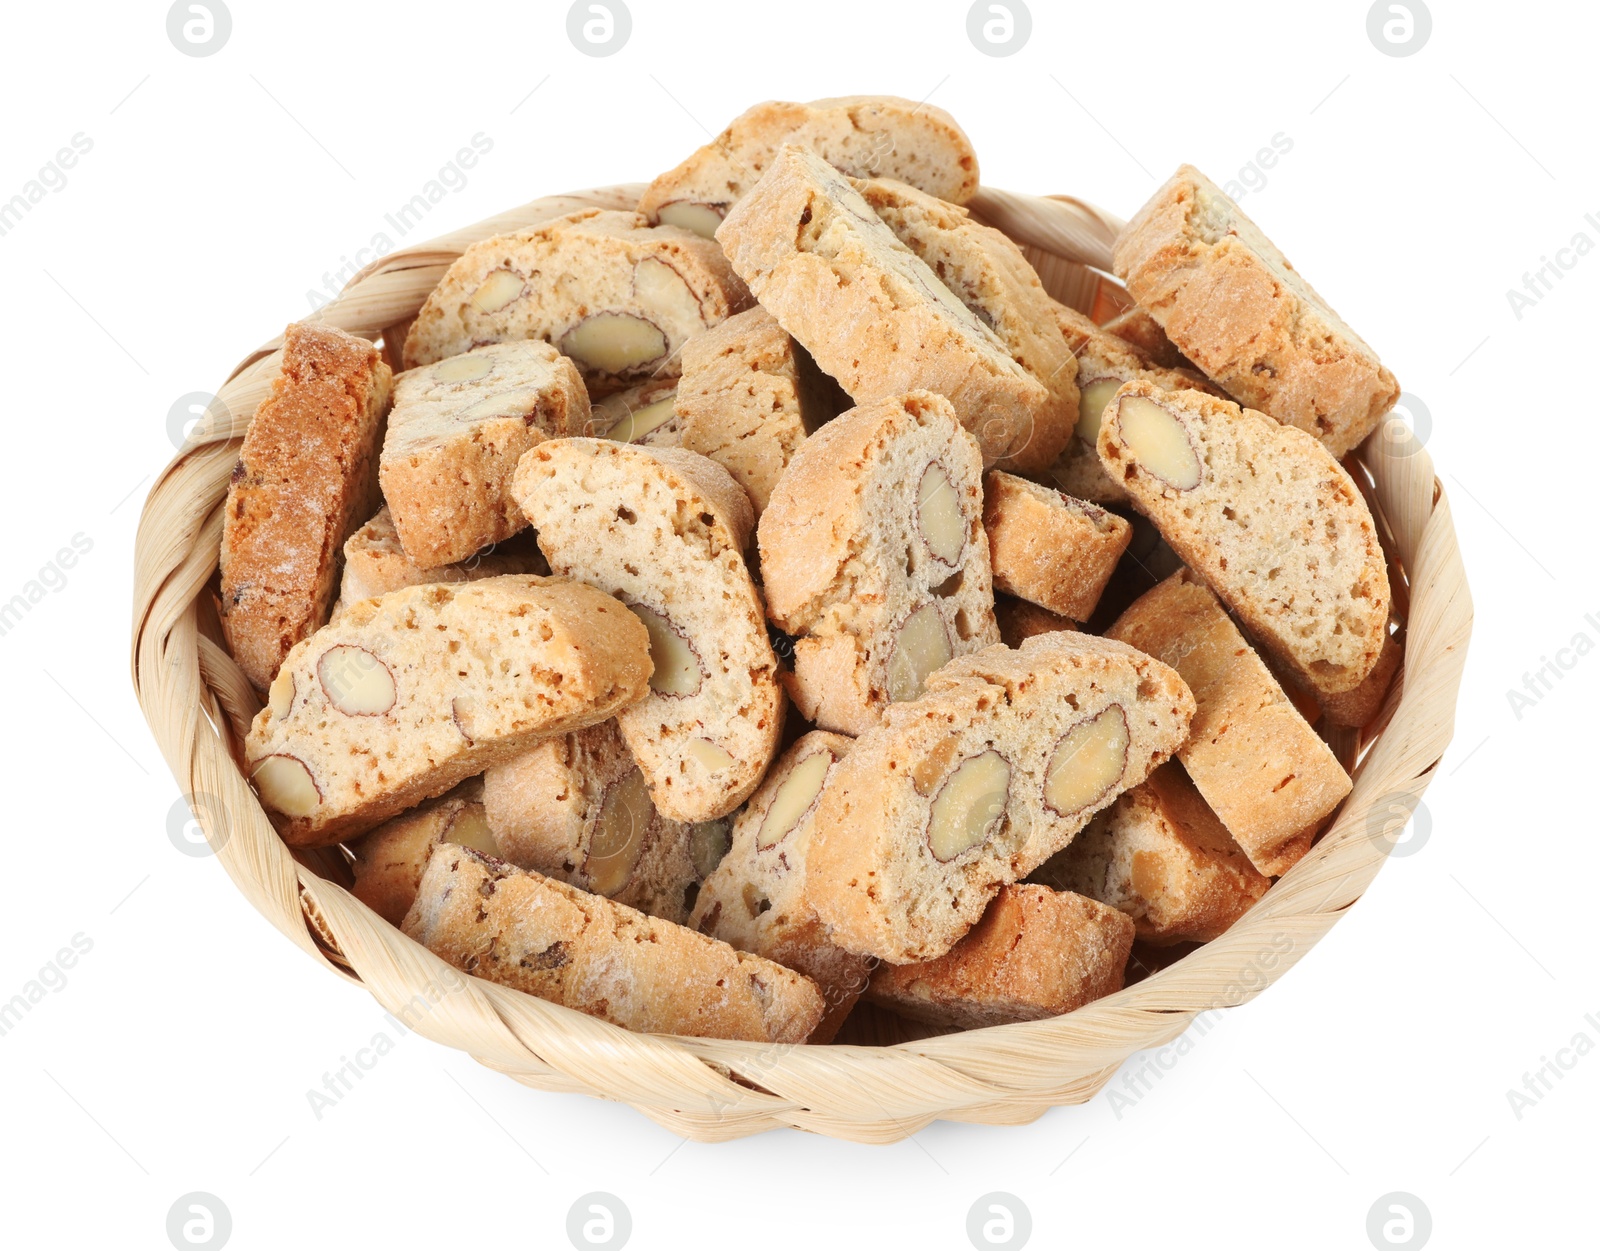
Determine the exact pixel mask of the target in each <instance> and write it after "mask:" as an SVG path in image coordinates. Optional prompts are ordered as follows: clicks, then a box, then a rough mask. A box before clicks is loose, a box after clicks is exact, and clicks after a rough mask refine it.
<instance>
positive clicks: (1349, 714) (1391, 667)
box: [1318, 634, 1405, 729]
mask: <svg viewBox="0 0 1600 1251" xmlns="http://www.w3.org/2000/svg"><path fill="white" fill-rule="evenodd" d="M1404 658H1405V645H1404V644H1403V643H1402V642H1401V641H1400V636H1399V635H1398V634H1385V636H1384V640H1383V646H1382V648H1381V649H1380V650H1379V652H1378V661H1377V663H1376V664H1374V665H1373V666H1372V672H1371V673H1369V674H1367V676H1366V677H1365V678H1363V679H1362V681H1361V685H1360V686H1358V687H1356V688H1355V689H1354V690H1350V691H1343V692H1340V693H1339V694H1336V695H1323V696H1321V697H1320V698H1319V700H1318V702H1319V703H1320V704H1321V705H1322V713H1323V715H1324V716H1325V717H1327V718H1328V721H1329V722H1330V723H1331V724H1333V725H1344V726H1350V727H1352V728H1354V729H1360V728H1361V727H1362V726H1364V725H1366V724H1367V723H1368V722H1369V721H1371V720H1372V719H1373V718H1374V717H1376V716H1377V715H1378V713H1379V711H1380V710H1381V709H1382V708H1383V703H1384V700H1385V699H1387V698H1388V696H1389V688H1390V687H1391V686H1393V685H1394V676H1395V674H1396V673H1398V672H1399V671H1400V662H1401V661H1402V660H1403V659H1404Z"/></svg>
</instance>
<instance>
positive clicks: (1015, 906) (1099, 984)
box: [867, 885, 1134, 1029]
mask: <svg viewBox="0 0 1600 1251" xmlns="http://www.w3.org/2000/svg"><path fill="white" fill-rule="evenodd" d="M1133 936H1134V924H1133V922H1132V921H1131V920H1129V919H1128V918H1127V917H1125V916H1124V915H1123V914H1122V913H1120V912H1118V911H1117V910H1116V909H1115V908H1108V907H1106V906H1105V905H1104V904H1101V903H1097V902H1096V901H1095V900H1093V899H1088V898H1085V897H1084V896H1083V895H1076V894H1069V893H1066V892H1063V891H1055V890H1051V889H1050V888H1049V887H1046V886H1037V885H1030V886H1004V887H1001V889H1000V893H999V894H998V895H996V896H995V898H994V902H993V903H991V904H990V905H989V907H988V910H987V911H986V912H985V913H984V914H983V916H982V918H980V919H979V921H978V923H977V924H976V925H974V926H973V927H972V928H971V929H970V930H969V931H967V934H966V936H965V937H963V938H962V939H961V941H960V942H958V943H957V944H956V945H955V946H954V947H952V948H951V949H950V950H949V951H948V952H946V953H945V954H944V955H943V956H940V957H939V958H938V959H936V960H930V961H928V962H926V963H923V964H902V965H893V964H880V965H879V966H878V968H877V971H876V972H874V973H873V975H872V985H871V987H870V989H869V990H868V992H867V993H868V995H869V996H870V998H871V999H872V1001H873V1002H874V1003H877V1004H879V1005H880V1006H883V1007H888V1008H893V1009H894V1010H895V1011H896V1012H900V1013H904V1014H905V1015H906V1016H909V1017H913V1018H915V1019H917V1020H922V1021H927V1022H929V1023H930V1024H934V1025H941V1026H953V1027H955V1028H959V1029H978V1028H982V1027H983V1026H987V1025H1004V1024H1006V1023H1007V1022H1010V1021H1038V1020H1042V1019H1044V1018H1045V1017H1052V1016H1060V1015H1061V1014H1062V1013H1064V1012H1071V1011H1072V1010H1073V1009H1075V1008H1081V1007H1082V1006H1083V1005H1084V1004H1086V1003H1092V1002H1093V1001H1094V1000H1096V999H1100V998H1102V997H1104V996H1106V995H1109V994H1111V993H1112V992H1114V991H1118V990H1121V989H1122V977H1123V969H1124V968H1125V967H1126V965H1127V963H1128V952H1129V950H1130V949H1131V948H1132V946H1133Z"/></svg>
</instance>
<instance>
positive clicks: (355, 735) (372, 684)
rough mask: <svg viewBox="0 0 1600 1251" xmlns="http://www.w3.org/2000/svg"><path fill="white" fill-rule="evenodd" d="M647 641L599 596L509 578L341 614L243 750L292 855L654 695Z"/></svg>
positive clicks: (400, 594)
mask: <svg viewBox="0 0 1600 1251" xmlns="http://www.w3.org/2000/svg"><path fill="white" fill-rule="evenodd" d="M649 680H650V639H649V635H648V634H647V633H646V631H645V629H644V627H643V626H642V625H641V624H640V623H639V621H638V620H637V619H636V618H635V617H634V616H633V614H631V613H629V612H628V611H627V610H626V609H625V608H623V607H622V606H621V605H620V604H618V603H617V602H616V600H614V599H612V598H611V597H610V596H609V595H606V594H605V593H604V592H601V591H598V590H596V589H595V588H593V587H590V586H583V585H581V584H579V583H576V582H569V581H566V580H564V579H557V578H538V577H532V576H525V575H507V576H504V577H499V578H485V579H483V580H482V581H481V582H469V583H466V584H465V585H459V586H448V585H437V584H433V585H426V586H413V587H407V588H406V589H404V590H401V591H394V592H391V593H390V594H388V595H385V596H383V597H382V598H381V599H367V600H362V601H360V602H359V603H356V604H352V605H350V606H349V607H348V608H347V609H346V610H345V612H344V614H343V616H341V617H340V619H339V620H338V621H337V622H335V623H334V624H332V625H329V626H325V627H323V628H322V629H321V630H319V631H318V632H317V633H316V634H314V635H312V636H311V637H310V638H308V639H305V640H304V641H302V642H301V643H299V644H297V645H296V646H295V648H294V650H293V651H291V652H290V653H289V656H288V658H287V659H286V660H285V661H284V663H283V667H282V668H281V669H280V670H279V671H278V676H277V677H276V678H275V679H273V683H272V687H271V690H270V691H269V692H268V695H267V706H266V707H265V708H263V709H262V710H261V712H260V713H258V714H257V715H256V719H255V721H254V723H253V724H252V725H251V727H250V733H249V735H248V737H247V738H246V740H245V758H246V761H247V765H248V769H249V773H250V779H251V781H252V782H253V783H254V784H255V787H256V791H257V793H259V794H260V796H261V799H262V801H263V802H264V803H265V804H266V806H267V807H268V808H271V809H273V810H274V811H276V812H278V813H279V814H281V816H282V817H283V822H282V827H281V828H282V831H283V836H284V839H285V841H287V842H288V843H289V844H290V845H291V846H325V845H327V844H329V843H336V842H340V841H342V840H343V839H344V838H345V837H346V836H347V835H351V834H360V833H363V832H364V831H366V830H370V829H372V828H373V827H374V826H376V825H378V824H379V823H380V822H382V821H384V820H385V819H387V818H388V817H392V816H394V815H395V814H396V813H398V812H403V811H405V810H406V809H407V808H410V807H412V806H414V805H416V804H418V803H420V802H422V801H423V800H424V799H431V798H433V797H434V796H435V795H442V794H443V793H444V792H445V791H447V790H449V789H450V788H451V787H452V786H454V785H455V784H456V783H457V782H460V781H462V780H463V779H464V778H468V777H471V776H473V775H474V774H477V773H482V772H483V771H484V770H485V769H487V768H489V767H490V766H492V765H495V764H499V763H500V762H501V761H503V760H508V759H510V758H512V757H514V756H517V755H520V754H521V753H522V752H524V751H526V750H527V749H528V748H529V747H531V746H532V745H533V743H534V742H536V741H537V740H538V739H540V738H542V737H544V736H545V735H547V734H559V733H561V732H563V731H565V730H570V729H577V728H579V727H581V726H585V725H593V724H595V723H597V722H600V721H604V720H606V718H608V717H610V716H613V715H614V714H615V713H617V712H618V711H619V710H620V709H622V708H624V707H626V706H627V705H629V704H632V703H634V702H635V701H637V700H638V699H640V698H642V697H643V696H644V694H645V693H646V692H647V691H648V689H649Z"/></svg>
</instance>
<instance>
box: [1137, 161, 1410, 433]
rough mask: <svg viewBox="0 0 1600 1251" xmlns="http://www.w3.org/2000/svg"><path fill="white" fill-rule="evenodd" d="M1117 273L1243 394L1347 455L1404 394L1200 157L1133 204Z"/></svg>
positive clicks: (1175, 336)
mask: <svg viewBox="0 0 1600 1251" xmlns="http://www.w3.org/2000/svg"><path fill="white" fill-rule="evenodd" d="M1112 265H1113V267H1114V268H1115V270H1116V273H1117V277H1119V278H1121V279H1122V280H1123V282H1124V283H1126V284H1127V287H1128V291H1129V292H1130V293H1131V294H1132V296H1133V298H1134V299H1135V300H1137V301H1138V302H1139V304H1140V305H1141V306H1142V307H1144V308H1146V309H1148V310H1149V312H1150V314H1151V316H1153V317H1154V318H1155V319H1156V320H1157V321H1158V322H1160V323H1161V326H1162V328H1163V329H1164V330H1165V331H1166V333H1167V337H1168V338H1170V339H1171V340H1172V342H1173V343H1174V344H1175V345H1176V346H1177V347H1178V349H1179V350H1180V351H1181V352H1183V354H1184V355H1185V356H1187V357H1188V358H1189V359H1190V360H1191V361H1193V362H1194V363H1195V364H1196V365H1197V366H1198V367H1199V368H1200V369H1202V370H1204V371H1205V373H1206V375H1207V376H1208V377H1210V378H1212V379H1214V380H1215V381H1216V382H1218V383H1219V384H1221V385H1222V387H1224V388H1225V389H1226V390H1227V391H1228V393H1229V394H1230V395H1233V396H1235V397H1237V399H1238V400H1239V401H1240V402H1241V403H1242V404H1246V405H1248V406H1250V407H1251V408H1254V409H1259V410H1260V411H1262V412H1264V413H1267V414H1269V415H1270V416H1272V417H1275V418H1277V419H1278V420H1279V421H1281V422H1283V423H1285V424H1286V425H1291V426H1296V427H1298V428H1299V429H1301V430H1304V431H1306V432H1308V433H1309V434H1311V435H1313V436H1315V437H1316V438H1318V439H1320V440H1321V441H1322V442H1323V444H1324V445H1325V446H1326V447H1327V448H1328V450H1329V451H1330V452H1332V453H1333V455H1334V456H1336V457H1338V456H1343V455H1344V454H1345V453H1346V452H1348V451H1350V450H1351V449H1352V448H1354V447H1355V446H1356V445H1357V444H1359V443H1360V442H1361V441H1362V440H1363V439H1365V438H1366V437H1367V435H1368V434H1370V433H1371V432H1372V430H1373V428H1374V427H1375V426H1376V425H1377V424H1378V420H1379V418H1381V417H1382V416H1383V414H1385V413H1386V412H1388V411H1389V410H1390V409H1391V408H1393V407H1394V403H1395V401H1396V400H1397V399H1398V398H1399V396H1400V387H1399V384H1398V383H1397V382H1396V381H1395V377H1394V375H1393V374H1392V373H1390V372H1389V371H1388V370H1387V369H1386V368H1384V366H1383V365H1382V364H1381V363H1380V362H1379V360H1378V356H1377V353H1375V352H1374V351H1373V350H1372V349H1371V348H1370V347H1368V346H1367V345H1366V343H1364V342H1363V341H1362V339H1361V337H1360V336H1359V335H1357V334H1356V332H1355V331H1353V330H1351V329H1350V327H1349V326H1347V325H1346V324H1345V323H1344V322H1343V321H1342V320H1340V318H1339V315H1338V314H1337V313H1335V312H1334V311H1333V309H1332V308H1330V307H1329V306H1328V304H1327V302H1326V301H1325V300H1323V299H1322V297H1321V296H1319V295H1318V294H1317V293H1316V291H1314V290H1313V289H1312V287H1311V285H1310V284H1309V283H1308V282H1306V280H1305V279H1304V278H1302V277H1301V276H1300V275H1299V274H1298V273H1297V272H1296V271H1295V269H1294V266H1292V265H1291V264H1290V263H1289V261H1288V260H1287V259H1286V258H1285V257H1284V255H1283V253H1282V252H1280V251H1279V250H1278V249H1277V248H1276V247H1275V246H1274V245H1273V243H1272V241H1271V240H1270V239H1268V238H1267V237H1266V235H1265V234H1263V233H1262V232H1261V229H1260V227H1258V226H1257V225H1256V224H1255V223H1254V222H1252V221H1251V220H1250V219H1249V218H1248V217H1246V216H1245V215H1244V213H1243V212H1241V211H1240V209H1239V206H1238V205H1237V204H1235V203H1234V202H1233V201H1232V200H1231V199H1229V198H1228V197H1227V196H1226V195H1225V194H1224V193H1223V192H1222V190H1221V188H1219V187H1218V186H1217V185H1216V184H1215V183H1213V182H1212V181H1211V180H1210V179H1208V178H1207V177H1206V176H1205V175H1204V174H1202V173H1201V172H1200V171H1199V170H1197V169H1195V168H1194V167H1193V166H1192V165H1183V166H1180V167H1179V169H1178V172H1177V173H1175V174H1174V175H1173V176H1172V177H1171V178H1170V179H1168V180H1167V181H1166V182H1165V183H1164V184H1163V185H1162V186H1161V187H1160V188H1159V189H1157V191H1156V193H1155V194H1154V195H1153V196H1152V197H1151V198H1150V200H1149V201H1148V202H1147V203H1146V204H1145V205H1144V207H1143V208H1141V209H1140V210H1139V211H1138V212H1137V213H1135V214H1134V216H1133V219H1132V220H1131V221H1129V222H1128V224H1127V226H1126V227H1125V228H1124V230H1123V232H1122V234H1121V235H1120V236H1118V238H1117V242H1116V246H1115V249H1114V251H1113V254H1112Z"/></svg>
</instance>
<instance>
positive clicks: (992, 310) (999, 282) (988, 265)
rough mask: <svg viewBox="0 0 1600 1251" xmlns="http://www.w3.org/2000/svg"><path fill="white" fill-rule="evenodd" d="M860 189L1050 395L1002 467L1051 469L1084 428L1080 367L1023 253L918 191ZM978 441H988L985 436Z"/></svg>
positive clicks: (888, 184)
mask: <svg viewBox="0 0 1600 1251" xmlns="http://www.w3.org/2000/svg"><path fill="white" fill-rule="evenodd" d="M855 188H856V190H857V191H859V192H860V193H861V196H862V198H863V199H865V200H866V202H867V203H868V204H869V205H871V206H872V209H873V211H874V212H875V213H877V215H878V217H879V218H880V219H881V220H882V221H883V222H884V224H885V225H887V226H888V227H889V229H890V230H892V231H894V234H895V237H896V238H897V239H899V240H900V242H901V243H903V244H905V245H906V246H907V247H908V248H910V249H911V250H912V251H913V252H915V253H916V254H917V256H918V257H920V258H921V260H922V261H923V263H924V264H926V265H927V266H928V268H929V269H931V270H933V272H934V274H935V275H936V276H937V277H938V279H939V281H940V282H942V283H943V284H944V285H945V286H946V287H948V288H949V289H950V290H951V291H952V292H953V293H954V294H955V296H956V298H957V299H959V300H960V301H961V302H962V303H963V304H965V305H966V306H967V308H968V309H970V310H971V311H972V313H973V314H974V315H975V316H976V317H977V318H978V319H979V320H980V321H981V322H983V324H984V325H986V326H988V327H989V328H990V329H991V330H993V331H994V332H995V335H996V336H997V337H998V338H999V339H1000V341H1001V343H1003V344H1005V347H1006V350H1007V351H1008V352H1010V353H1011V357H1012V359H1013V360H1015V361H1016V362H1017V364H1019V365H1021V366H1022V367H1023V368H1024V369H1025V370H1027V371H1028V372H1029V373H1030V374H1032V375H1033V376H1034V377H1035V378H1037V379H1038V380H1039V382H1040V383H1042V384H1043V385H1044V387H1045V389H1046V391H1048V392H1049V402H1048V403H1047V404H1045V405H1044V406H1043V407H1041V408H1040V409H1039V410H1038V412H1037V413H1036V414H1035V417H1034V424H1033V428H1032V430H1030V431H1029V432H1028V436H1027V438H1026V439H1025V440H1023V441H1022V442H1021V446H1020V447H1015V448H1013V449H1011V450H1009V451H1008V454H1007V455H1006V456H1005V457H1003V458H1002V459H1001V460H999V461H998V462H997V464H998V465H999V467H1000V468H1002V469H1006V470H1010V471H1011V472H1013V473H1018V474H1040V473H1044V472H1045V471H1047V470H1048V469H1049V468H1050V466H1051V465H1052V464H1054V463H1055V460H1056V458H1057V457H1058V456H1059V455H1060V454H1061V452H1062V450H1063V449H1064V448H1065V447H1066V445H1067V440H1068V439H1069V438H1071V437H1072V434H1073V431H1074V429H1075V428H1076V427H1077V424H1078V382H1077V378H1078V362H1077V360H1076V358H1075V357H1074V356H1073V353H1072V350H1071V348H1070V347H1069V346H1068V344H1067V341H1066V338H1065V336H1064V335H1063V334H1062V333H1061V330H1060V328H1059V326H1058V325H1057V322H1056V317H1055V310H1054V305H1055V301H1053V300H1052V299H1051V298H1050V297H1049V296H1048V295H1047V294H1045V290H1044V287H1043V285H1042V284H1041V283H1040V282H1039V275H1038V274H1036V273H1035V272H1034V270H1033V266H1031V265H1030V264H1028V260H1027V258H1026V257H1025V256H1023V254H1022V249H1021V248H1019V247H1018V246H1017V245H1016V244H1015V243H1013V242H1012V241H1011V240H1010V239H1008V238H1007V237H1006V236H1005V235H1003V234H1001V233H1000V232H999V231H998V230H995V229H994V228H993V227H992V226H985V225H982V224H981V223H979V222H975V221H973V220H972V218H971V217H970V216H969V215H968V213H967V211H966V209H964V208H961V207H959V206H957V205H954V204H947V203H945V202H944V201H943V200H939V199H936V198H935V197H933V196H930V195H927V194H925V193H923V192H921V191H918V190H917V189H916V188H915V187H908V186H906V185H905V184H904V183H899V182H893V181H890V180H887V179H872V180H867V181H860V182H857V183H855ZM979 441H980V442H984V439H983V436H982V435H981V434H980V436H979Z"/></svg>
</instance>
